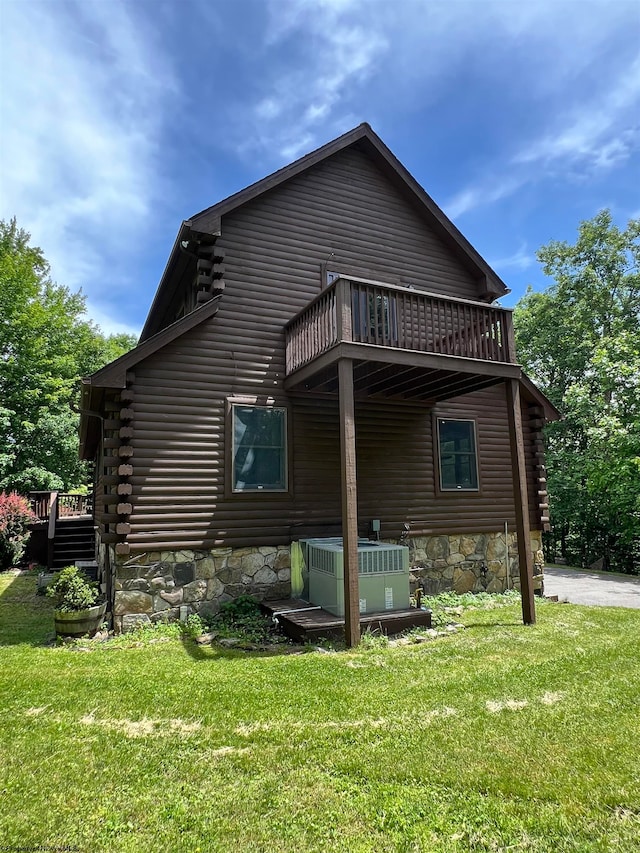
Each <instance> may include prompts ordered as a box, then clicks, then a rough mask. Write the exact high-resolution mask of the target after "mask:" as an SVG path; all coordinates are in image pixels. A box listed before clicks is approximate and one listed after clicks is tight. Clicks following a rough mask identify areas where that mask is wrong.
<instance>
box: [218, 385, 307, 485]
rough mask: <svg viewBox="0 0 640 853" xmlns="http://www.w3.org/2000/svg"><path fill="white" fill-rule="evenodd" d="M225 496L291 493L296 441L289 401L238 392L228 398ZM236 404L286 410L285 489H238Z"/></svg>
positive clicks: (225, 445) (226, 411)
mask: <svg viewBox="0 0 640 853" xmlns="http://www.w3.org/2000/svg"><path fill="white" fill-rule="evenodd" d="M225 404H226V405H225V442H224V456H225V464H224V471H225V478H224V479H225V488H224V492H225V497H228V498H233V499H238V500H243V499H244V500H255V498H256V496H258V495H266V496H268V497H269V499H271V500H278V499H282V498H287V499H288V498H291V497H292V488H291V471H292V453H293V441H292V434H291V433H292V431H291V411H290V408H291V407H290V406H289V405H288V404H286V403H281V402H278V401H276V400H275V399H273V398H271V397H269V398H266V399H265V398H264V397H258V396H253V395H252V396H238V395H234V396H231V397H227V398H226V399H225ZM234 406H241V407H253V408H256V409H278V410H281V411H283V412H284V465H285V472H284V481H285V486H284V488H282V489H235V488H234V485H235V481H234V440H235V436H234V413H233V409H234Z"/></svg>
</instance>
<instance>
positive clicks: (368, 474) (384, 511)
mask: <svg viewBox="0 0 640 853" xmlns="http://www.w3.org/2000/svg"><path fill="white" fill-rule="evenodd" d="M218 323H219V318H218V317H214V318H212V319H210V320H209V321H207V322H206V323H205V324H203V325H202V326H200V327H198V328H197V329H195V330H193V331H192V332H191V333H190V334H189V335H188V336H185V338H184V339H182V340H180V341H177V342H176V343H175V344H173V345H170V346H168V347H166V348H165V349H163V350H162V351H161V352H159V353H157V354H156V355H155V356H153V357H152V358H150V359H148V360H147V361H146V362H144V363H142V364H140V365H138V367H137V369H136V382H135V395H136V402H135V420H134V428H133V438H132V439H131V446H132V448H133V462H134V474H133V476H132V477H131V478H130V481H131V483H132V485H133V495H132V496H131V503H132V505H133V512H132V514H131V517H130V523H131V533H130V534H129V536H128V537H127V539H128V542H129V543H130V545H131V547H132V550H134V551H137V550H161V549H163V548H167V549H169V548H181V547H182V548H209V547H214V546H231V547H241V546H248V545H269V544H279V543H283V542H285V543H286V542H288V541H290V540H291V539H296V538H299V537H300V536H310V535H316V536H322V535H332V534H335V533H336V532H339V526H340V513H341V505H340V456H339V421H338V403H337V400H329V399H322V398H320V399H318V398H315V397H304V396H292V397H287V396H286V395H284V394H283V393H282V391H280V390H279V389H278V387H275V386H273V385H272V384H270V385H269V384H265V382H264V375H265V373H266V367H267V364H266V362H265V363H262V364H259V363H257V362H255V361H252V362H251V364H252V365H253V368H254V369H253V371H251V374H252V376H255V375H256V374H257V375H258V377H259V379H258V381H256V380H255V378H253V381H252V378H251V377H248V376H247V374H246V372H245V370H243V364H244V362H243V360H242V359H233V358H229V353H224V352H223V353H222V357H221V356H220V354H219V352H218V350H217V349H216V348H215V346H214V342H215V329H216V326H217V325H218ZM225 355H226V358H225ZM237 371H242V373H241V375H242V377H243V379H242V381H234V372H237ZM185 384H186V385H187V386H188V387H185ZM250 393H253V394H255V395H257V396H258V400H259V401H262V402H265V401H266V400H267V398H270V399H272V400H273V401H274V403H275V405H279V406H281V405H285V406H287V407H288V409H289V438H290V441H291V442H292V445H293V453H292V459H293V462H292V470H291V472H290V476H291V486H292V495H280V494H267V493H260V494H251V495H248V494H243V495H231V496H229V495H227V494H226V493H225V451H226V449H227V446H228V436H227V435H226V430H225V399H226V397H227V396H229V395H232V394H250ZM434 412H435V414H436V415H438V416H440V417H457V418H473V419H474V420H476V423H477V440H478V455H479V467H480V491H479V492H478V493H450V494H444V495H443V494H437V492H436V488H435V467H434V466H435V459H434V445H433V434H432V433H433V415H434ZM356 447H357V474H358V509H359V519H360V530H361V533H362V534H366V533H367V530H368V524H369V522H370V521H371V519H373V518H379V519H380V520H381V522H382V535H383V536H384V537H387V538H397V537H399V536H400V533H401V532H402V529H403V524H404V523H405V522H408V523H409V524H410V525H411V533H412V534H414V535H428V534H434V533H455V532H464V531H474V532H482V531H492V530H496V529H502V527H503V525H504V522H505V521H507V522H508V523H509V525H510V526H511V527H512V526H513V524H514V522H515V518H514V514H513V495H512V486H511V473H510V456H509V437H508V426H507V416H506V409H505V394H504V386H503V385H498V386H495V387H494V388H491V389H487V390H485V391H482V392H477V393H475V394H469V395H466V396H465V397H460V398H457V399H455V400H452V401H449V402H447V403H446V404H441V405H439V406H437V407H436V408H435V409H431V408H429V407H426V406H419V405H412V404H407V403H397V402H391V401H389V402H386V401H376V402H366V401H359V402H358V403H357V405H356ZM534 491H535V487H534V484H533V479H532V495H533V493H534ZM531 521H532V525H533V526H535V527H538V526H539V525H538V524H536V522H535V515H534V514H532V520H531Z"/></svg>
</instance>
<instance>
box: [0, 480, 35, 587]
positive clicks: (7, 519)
mask: <svg viewBox="0 0 640 853" xmlns="http://www.w3.org/2000/svg"><path fill="white" fill-rule="evenodd" d="M33 521H35V516H34V514H33V512H32V511H31V507H30V506H29V501H28V500H27V499H26V498H23V497H21V496H20V495H19V494H18V493H17V492H9V493H7V492H0V571H4V570H5V569H10V568H11V567H12V566H15V565H16V564H17V563H18V561H19V560H20V558H21V557H22V555H23V554H24V549H25V548H26V545H27V540H28V539H29V535H30V531H29V525H30V524H31V523H32V522H33Z"/></svg>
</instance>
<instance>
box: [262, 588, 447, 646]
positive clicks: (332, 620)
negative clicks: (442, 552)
mask: <svg viewBox="0 0 640 853" xmlns="http://www.w3.org/2000/svg"><path fill="white" fill-rule="evenodd" d="M262 609H263V610H264V612H265V613H267V614H268V615H269V616H276V617H277V619H278V621H279V622H280V625H281V627H282V630H283V631H284V633H285V634H286V635H287V636H288V637H291V639H293V640H297V641H299V642H306V641H313V640H320V639H343V638H344V619H341V618H340V617H339V616H334V615H333V613H328V612H327V611H326V610H323V609H322V608H321V607H318V606H317V605H314V604H310V603H309V602H308V601H302V600H301V599H295V598H287V599H283V600H280V601H263V602H262ZM417 627H422V628H430V627H431V611H430V610H416V608H415V607H409V608H407V609H406V610H393V611H388V610H387V611H385V612H383V613H369V614H366V615H364V614H362V615H361V616H360V629H361V631H363V632H364V631H367V630H370V631H380V632H381V633H383V634H398V633H400V632H401V631H406V630H407V629H408V628H417Z"/></svg>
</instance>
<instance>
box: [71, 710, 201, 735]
mask: <svg viewBox="0 0 640 853" xmlns="http://www.w3.org/2000/svg"><path fill="white" fill-rule="evenodd" d="M80 722H81V723H82V725H84V726H99V727H100V728H103V729H108V730H110V731H117V732H120V733H121V734H123V735H124V736H125V737H129V738H138V737H172V736H181V735H183V736H188V735H191V734H194V733H195V732H197V731H199V730H200V729H201V728H202V723H200V722H199V721H198V720H193V721H192V722H187V721H186V720H179V719H173V720H151V719H148V718H147V717H143V718H142V719H141V720H126V719H125V720H116V719H112V718H108V719H97V718H96V717H95V716H94V714H93V713H91V714H87V715H86V716H84V717H81V719H80Z"/></svg>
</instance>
